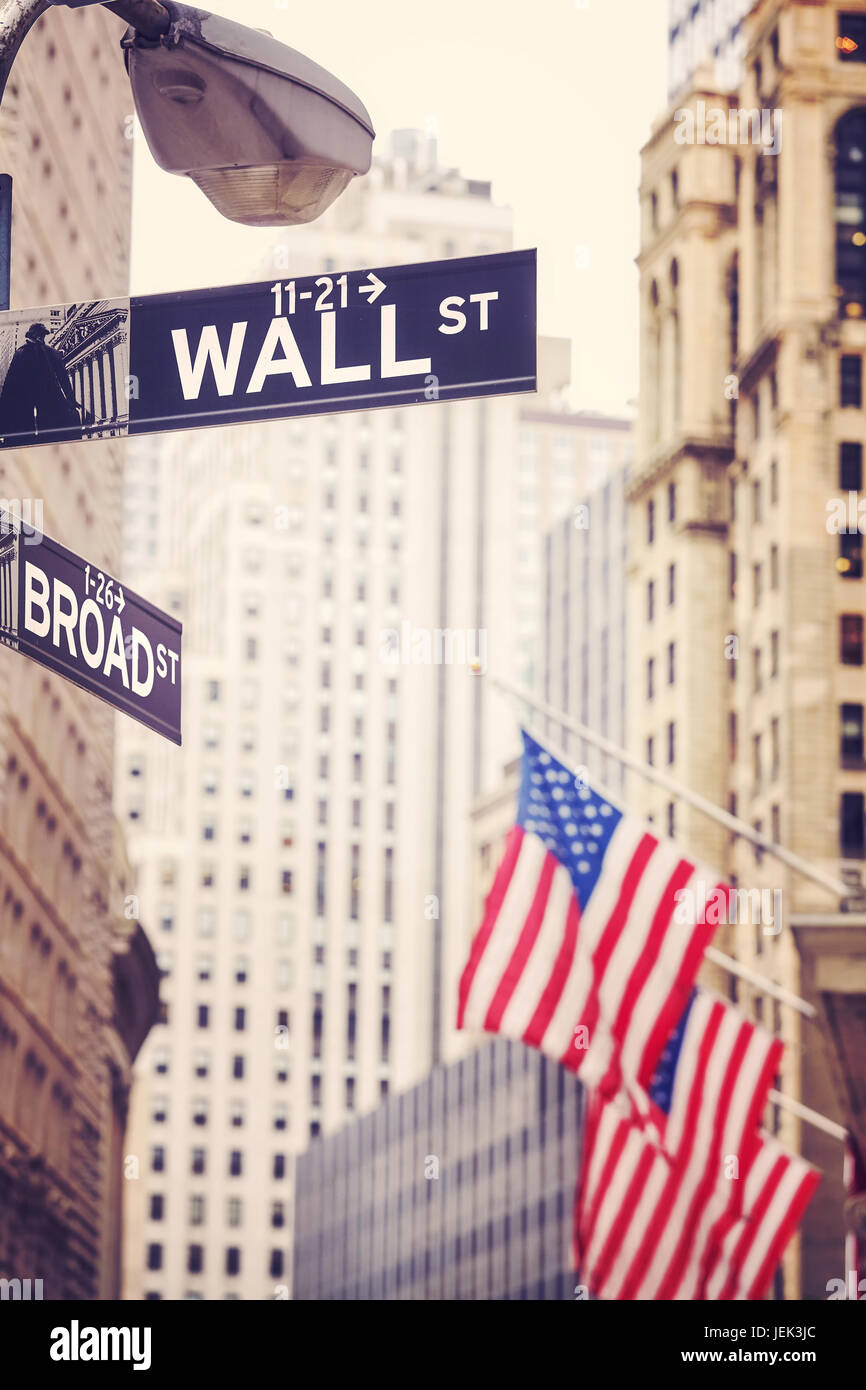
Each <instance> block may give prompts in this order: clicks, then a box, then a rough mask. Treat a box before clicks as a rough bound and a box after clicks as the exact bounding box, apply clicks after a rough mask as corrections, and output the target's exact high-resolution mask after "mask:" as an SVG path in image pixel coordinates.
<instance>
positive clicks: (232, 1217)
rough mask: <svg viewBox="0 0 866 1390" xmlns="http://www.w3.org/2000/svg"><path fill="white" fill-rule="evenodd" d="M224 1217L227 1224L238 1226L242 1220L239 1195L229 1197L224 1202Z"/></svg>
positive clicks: (241, 1206) (241, 1205)
mask: <svg viewBox="0 0 866 1390" xmlns="http://www.w3.org/2000/svg"><path fill="white" fill-rule="evenodd" d="M226 1217H227V1224H228V1225H229V1226H240V1225H241V1224H242V1222H243V1204H242V1202H241V1199H240V1197H229V1199H228V1202H227V1203H226Z"/></svg>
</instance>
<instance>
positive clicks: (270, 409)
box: [0, 251, 536, 447]
mask: <svg viewBox="0 0 866 1390" xmlns="http://www.w3.org/2000/svg"><path fill="white" fill-rule="evenodd" d="M535 304H536V274H535V252H534V251H510V252H505V253H503V254H500V255H492V256H471V257H467V258H464V259H457V260H449V261H430V262H427V263H425V264H422V265H401V266H389V267H385V268H381V267H380V268H378V269H376V270H360V271H357V270H356V271H344V272H340V273H337V272H333V273H329V274H327V275H318V276H310V277H309V278H307V279H290V280H282V279H281V280H278V281H277V282H276V283H275V284H270V283H268V282H267V281H265V282H264V283H261V284H253V285H235V286H232V287H230V288H228V289H213V290H194V291H190V292H188V293H183V294H162V295H145V296H143V297H140V298H134V299H127V300H97V301H92V302H88V303H79V304H71V305H61V306H59V307H54V308H45V309H27V310H13V311H10V312H8V313H5V314H0V447H11V446H14V447H21V446H23V445H28V444H49V443H52V442H55V441H58V440H66V441H68V440H76V439H89V438H99V439H103V438H111V437H122V436H125V435H135V434H153V433H159V432H161V431H164V430H177V429H195V428H198V427H201V426H207V425H226V424H234V423H238V422H240V421H249V420H273V419H284V418H290V417H292V416H296V415H319V414H325V413H328V414H330V413H336V412H339V411H345V410H368V409H371V408H373V407H377V406H400V405H411V404H414V403H422V402H425V401H450V400H466V399H468V398H471V397H473V396H497V395H504V394H509V393H515V392H524V391H534V390H535V389H536V360H535V359H536V321H535Z"/></svg>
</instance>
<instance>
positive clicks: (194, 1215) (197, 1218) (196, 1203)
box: [189, 1195, 204, 1226]
mask: <svg viewBox="0 0 866 1390" xmlns="http://www.w3.org/2000/svg"><path fill="white" fill-rule="evenodd" d="M189 1224H190V1225H191V1226H202V1225H204V1197H200V1196H198V1195H194V1196H192V1197H190V1199H189Z"/></svg>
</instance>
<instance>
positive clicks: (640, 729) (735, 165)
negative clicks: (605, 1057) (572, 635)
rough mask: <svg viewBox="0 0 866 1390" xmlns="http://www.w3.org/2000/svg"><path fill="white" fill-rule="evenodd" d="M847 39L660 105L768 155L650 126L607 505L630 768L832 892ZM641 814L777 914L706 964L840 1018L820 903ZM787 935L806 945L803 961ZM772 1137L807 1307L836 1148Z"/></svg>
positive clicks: (854, 71)
mask: <svg viewBox="0 0 866 1390" xmlns="http://www.w3.org/2000/svg"><path fill="white" fill-rule="evenodd" d="M864 24H866V6H864V5H863V4H851V5H847V6H845V9H844V12H843V11H842V10H841V9H840V7H839V6H837V5H834V4H830V3H826V4H811V3H810V4H806V3H797V0H764V3H761V4H759V5H756V6H755V7H754V8H753V10H752V12H751V14H750V15H749V17H748V19H747V21H746V26H745V31H744V32H745V50H744V63H743V74H744V75H743V78H742V83H741V85H740V87H739V88H738V89H737V91H735V92H734V93H732V94H729V93H727V92H726V91H724V90H723V89H722V88H721V87H720V86H713V85H711V84H708V83H707V82H706V81H705V80H704V77H703V76H701V77H700V79H699V82H698V84H697V85H695V86H693V87H692V88H691V89H690V91H689V92H688V93H687V94H686V95H684V96H683V95H681V96H680V97H679V102H680V105H681V106H685V107H689V108H690V109H692V110H693V111H696V108H697V103H698V102H703V103H704V107H705V109H706V110H709V109H710V108H713V109H716V108H718V109H720V110H722V111H723V112H724V113H725V115H726V116H727V113H728V111H729V110H730V109H734V108H735V107H737V106H738V107H739V108H742V109H747V110H753V109H766V110H768V111H771V112H775V113H778V115H777V119H778V121H779V122H780V129H781V132H782V138H781V141H780V147H779V150H778V152H777V153H775V154H774V153H770V152H769V151H767V150H765V148H763V147H762V145H761V144H760V142H759V141H757V140H755V141H752V140H750V139H749V138H748V136H747V137H746V139H745V140H744V141H743V142H742V143H741V142H740V141H739V140H738V141H737V142H736V143H728V142H723V143H717V144H715V145H711V144H709V143H700V142H698V141H694V142H690V141H689V140H687V139H686V140H684V139H682V135H681V131H682V127H680V131H679V138H678V132H677V128H676V121H675V117H674V112H673V111H669V112H668V113H666V114H665V115H664V116H663V117H662V118H661V119H660V121H659V122H658V124H657V125H656V127H655V129H654V131H653V134H652V136H651V139H650V141H649V143H648V144H647V146H646V148H645V150H644V152H643V173H642V182H641V198H642V209H643V214H642V215H643V231H642V250H641V255H640V261H639V264H640V272H641V358H642V366H641V405H640V421H639V438H638V449H637V462H636V465H635V468H634V471H633V473H632V475H631V478H630V481H629V514H630V536H629V554H630V567H629V585H630V587H629V626H630V630H631V631H632V632H633V633H634V642H633V645H632V653H633V657H634V672H633V680H632V682H631V686H630V688H631V691H632V697H633V698H632V700H631V701H630V717H629V727H630V738H631V745H632V748H633V751H635V752H638V753H640V754H642V755H643V756H645V757H646V758H648V760H649V761H654V762H656V763H657V764H659V765H662V766H664V767H666V768H667V769H669V770H670V772H671V773H672V774H673V775H674V776H675V777H676V778H677V779H678V780H679V781H680V782H682V783H685V784H686V785H687V786H689V787H690V788H692V789H693V790H696V791H699V792H701V793H703V794H704V795H705V796H706V797H708V798H709V799H710V800H711V801H713V802H715V803H716V804H717V805H721V806H726V807H728V808H729V809H730V810H731V811H732V812H734V813H735V814H736V815H738V816H740V817H741V818H742V819H744V820H746V821H747V822H749V823H750V824H751V825H752V826H753V827H754V828H755V829H756V830H758V831H759V832H762V833H764V834H766V835H767V836H768V837H769V838H770V839H771V840H772V841H774V842H776V843H780V844H782V845H784V846H785V847H786V848H788V849H790V850H793V851H794V852H795V853H797V854H799V855H800V856H802V857H803V858H804V859H805V860H807V861H810V862H811V863H812V864H814V865H817V866H818V867H819V868H820V869H822V870H824V871H825V872H826V873H828V874H829V875H831V876H832V877H833V878H835V879H836V880H837V881H838V880H839V878H840V876H842V875H844V874H845V873H846V872H848V871H854V872H855V873H856V872H857V871H858V870H862V861H863V858H864V855H866V821H864V804H866V802H864V778H866V764H864V761H863V727H864V724H863V721H864V703H863V701H864V696H863V662H864V649H863V641H862V634H863V625H864V607H866V589H864V583H866V581H864V579H863V565H862V535H861V534H860V532H859V530H858V529H857V528H856V527H853V528H852V527H851V526H850V525H846V526H845V527H844V528H843V529H841V530H840V528H839V526H837V525H836V523H835V522H832V523H831V516H834V515H838V512H839V509H840V507H841V502H838V501H837V499H840V498H842V497H843V496H844V497H846V498H849V499H850V497H851V495H853V496H854V498H855V500H856V498H857V496H858V495H859V492H860V490H861V488H862V449H863V443H864V415H863V411H862V369H863V355H864V351H866V336H864V335H866V329H864V325H863V313H864V306H866V279H864V274H866V268H864V260H863V257H864V250H863V249H862V248H863V247H864V246H866V233H864V232H863V231H861V230H860V227H861V224H863V223H864V220H866V186H864V182H863V178H864V176H863V174H862V171H861V170H862V160H863V157H864V150H866V142H864V139H863V133H864V132H866V66H864V65H863V59H864V56H866V44H864V45H860V46H858V45H857V43H856V35H857V34H861V35H862V33H863V29H862V26H863V25H864ZM852 35H853V36H854V39H853V40H852V41H853V42H854V47H853V48H851V45H850V43H849V42H848V40H850V39H852ZM843 40H844V42H842V41H843ZM695 128H697V127H695ZM729 128H730V127H729ZM803 189H808V190H809V197H808V199H806V200H804V198H803V196H802V190H803ZM671 649H673V651H674V657H673V662H674V664H673V666H672V667H670V668H669V667H668V662H669V659H670V658H669V654H670V652H671ZM671 675H672V678H671ZM642 800H643V803H644V809H645V810H653V811H655V813H656V814H657V816H659V817H664V818H667V819H668V826H669V828H671V829H673V830H674V833H676V835H677V837H678V839H680V840H682V841H683V842H684V843H685V844H686V845H687V846H688V847H689V848H690V849H692V851H693V852H694V853H695V854H698V855H700V856H701V857H702V858H704V859H705V860H707V861H708V862H710V863H714V864H715V865H717V866H718V867H719V868H720V869H722V870H724V871H725V872H726V873H727V874H728V876H729V878H731V879H732V880H733V881H734V882H735V883H738V884H739V885H741V886H743V887H747V888H763V887H767V888H778V889H780V890H781V892H782V902H783V906H784V911H783V920H782V923H781V924H773V925H770V926H768V925H767V924H761V923H748V924H746V923H737V924H735V925H730V926H728V927H727V928H726V929H721V930H720V933H719V938H718V944H719V945H721V946H722V948H723V949H727V950H729V951H730V952H732V953H733V954H735V955H737V956H738V957H740V958H741V959H743V960H744V961H745V962H747V963H748V964H750V965H751V966H753V967H754V968H756V969H757V970H759V971H760V972H762V973H765V974H768V975H770V976H772V977H773V978H775V979H777V980H780V981H781V982H782V983H783V984H785V985H786V986H787V987H788V988H790V989H793V990H794V991H796V992H806V993H807V995H808V996H809V997H811V998H812V999H814V1000H815V1001H816V1002H820V996H821V993H822V991H823V990H827V989H833V988H839V987H840V980H842V981H844V985H843V986H842V987H844V988H845V989H846V990H847V992H848V994H849V996H850V998H851V1000H852V1005H853V1006H856V1002H857V1000H858V999H860V1000H862V995H863V992H864V991H866V974H864V971H863V966H862V957H859V956H858V952H859V951H860V950H861V949H862V946H863V940H862V936H863V932H862V925H861V926H860V927H859V928H858V927H857V925H856V919H855V918H853V917H849V918H848V919H847V921H848V929H847V930H845V931H842V930H841V929H840V923H843V924H844V921H845V920H846V919H845V918H844V917H839V916H838V915H836V914H838V909H839V906H840V902H839V900H838V899H836V900H834V898H833V896H832V895H829V894H828V893H827V892H826V890H823V889H821V888H819V887H817V886H816V885H814V884H813V883H811V882H810V881H809V880H807V879H804V878H803V877H801V876H799V875H795V874H793V873H791V872H790V871H788V870H787V869H786V868H784V866H782V865H780V864H779V863H777V862H776V861H775V860H774V859H773V858H772V857H770V856H768V855H766V854H762V853H761V852H760V851H756V850H755V849H754V848H753V847H752V846H751V845H750V844H749V843H748V842H744V841H743V840H742V839H737V838H736V837H730V836H729V835H728V833H727V832H726V831H724V830H723V829H722V828H721V827H719V826H717V825H716V824H715V823H714V822H711V821H708V820H706V819H705V818H703V817H702V816H699V815H698V814H697V813H696V812H695V811H693V810H692V809H691V808H689V807H686V806H683V805H682V804H678V805H674V803H673V801H672V800H671V798H669V797H666V796H664V795H663V794H662V793H660V792H658V791H654V790H651V789H649V788H645V789H644V791H643V793H642ZM828 914H829V915H828ZM809 922H813V923H814V924H815V926H816V928H817V926H818V925H820V924H821V923H823V926H824V927H825V928H826V929H827V930H826V931H824V932H823V936H822V934H821V932H819V931H817V930H813V931H811V932H810V936H809V942H810V957H809V959H808V960H806V959H805V957H803V956H802V955H801V954H800V951H799V950H798V931H799V930H800V928H804V927H805V926H806V925H807V924H808V923H809ZM861 922H862V919H861ZM800 939H802V938H800ZM822 943H823V945H822ZM858 960H859V963H858ZM725 987H726V988H728V987H730V990H731V994H732V996H733V997H735V998H736V997H739V999H740V1002H741V1005H742V1006H743V1007H744V1008H745V1009H746V1010H747V1011H748V1012H750V1013H751V1014H752V1016H754V1017H755V1018H758V1019H762V1020H763V1021H764V1022H765V1023H766V1024H768V1026H770V1027H771V1028H772V1029H773V1030H774V1031H776V1032H778V1033H780V1034H781V1036H782V1037H783V1038H784V1040H785V1042H786V1044H787V1051H786V1061H785V1067H784V1073H783V1077H782V1090H783V1091H784V1092H787V1093H788V1094H790V1095H792V1096H793V1097H795V1098H799V1099H802V1100H803V1101H805V1102H806V1103H807V1104H808V1105H810V1106H812V1107H814V1108H815V1109H816V1110H819V1111H824V1112H826V1113H829V1114H830V1115H831V1117H832V1118H834V1119H836V1120H842V1121H843V1122H845V1116H844V1115H843V1114H842V1112H841V1110H840V1106H839V1102H838V1100H837V1096H836V1093H835V1090H834V1086H833V1084H832V1081H831V1075H830V1069H829V1065H828V1058H827V1048H826V1046H825V1043H824V1042H821V1043H820V1045H819V1040H818V1038H817V1035H816V1033H815V1031H810V1030H811V1029H812V1025H806V1024H802V1023H801V1020H800V1018H799V1016H798V1015H797V1014H795V1013H794V1012H793V1011H792V1010H790V1009H787V1008H780V1006H779V1005H778V1004H777V1003H775V1002H774V1001H772V1000H769V999H767V998H765V997H763V996H762V995H761V994H760V992H756V991H753V990H751V989H748V988H746V987H744V986H742V985H741V986H740V987H739V989H738V988H737V987H736V985H735V982H733V981H726V982H725ZM774 1123H775V1125H776V1127H777V1128H778V1129H779V1132H780V1133H781V1134H782V1136H783V1138H784V1139H785V1141H786V1142H788V1143H790V1144H792V1145H794V1146H795V1147H799V1148H800V1150H801V1152H803V1153H804V1155H805V1156H806V1157H807V1158H809V1159H811V1160H812V1161H814V1162H816V1163H817V1165H818V1166H819V1167H820V1168H821V1169H822V1170H823V1172H824V1179H823V1182H822V1184H821V1188H820V1190H819V1193H818V1195H817V1197H816V1199H815V1200H814V1201H813V1203H812V1205H811V1207H810V1210H809V1212H808V1213H807V1215H806V1218H805V1221H804V1223H803V1237H802V1242H801V1247H800V1249H799V1251H798V1250H797V1249H794V1250H793V1252H792V1253H791V1255H790V1257H789V1258H788V1259H787V1260H786V1264H785V1282H784V1290H785V1293H786V1296H788V1297H796V1296H799V1295H800V1294H801V1293H802V1295H803V1296H806V1297H824V1296H826V1293H825V1290H826V1286H827V1280H828V1279H830V1278H832V1277H838V1276H839V1275H840V1273H841V1270H842V1265H843V1253H842V1237H843V1231H844V1222H843V1218H842V1197H843V1194H842V1191H841V1172H842V1157H841V1151H840V1146H839V1145H838V1144H837V1142H836V1141H835V1140H833V1139H830V1138H829V1137H827V1136H823V1135H822V1134H821V1133H820V1132H819V1131H817V1130H815V1129H814V1128H812V1127H807V1126H805V1125H803V1126H800V1125H799V1124H798V1123H796V1122H795V1121H794V1120H793V1119H792V1118H791V1116H790V1115H787V1114H785V1113H784V1112H782V1113H777V1114H776V1115H775V1117H774Z"/></svg>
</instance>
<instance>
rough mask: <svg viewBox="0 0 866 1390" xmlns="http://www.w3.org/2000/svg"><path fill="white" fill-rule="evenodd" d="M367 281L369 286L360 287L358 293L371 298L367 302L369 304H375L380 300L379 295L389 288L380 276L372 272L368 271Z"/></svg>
mask: <svg viewBox="0 0 866 1390" xmlns="http://www.w3.org/2000/svg"><path fill="white" fill-rule="evenodd" d="M367 279H368V280H369V282H370V283H369V285H359V286H358V293H359V294H366V295H368V296H369V298H368V300H367V303H368V304H375V302H376V300H377V299H378V298H379V295H380V294H381V293H382V292H383V290H385V289H387V286H386V285H385V283H384V281H382V280H380V279H379V277H378V275H376V274H375V273H374V272H373V271H372V270H368V271H367Z"/></svg>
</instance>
